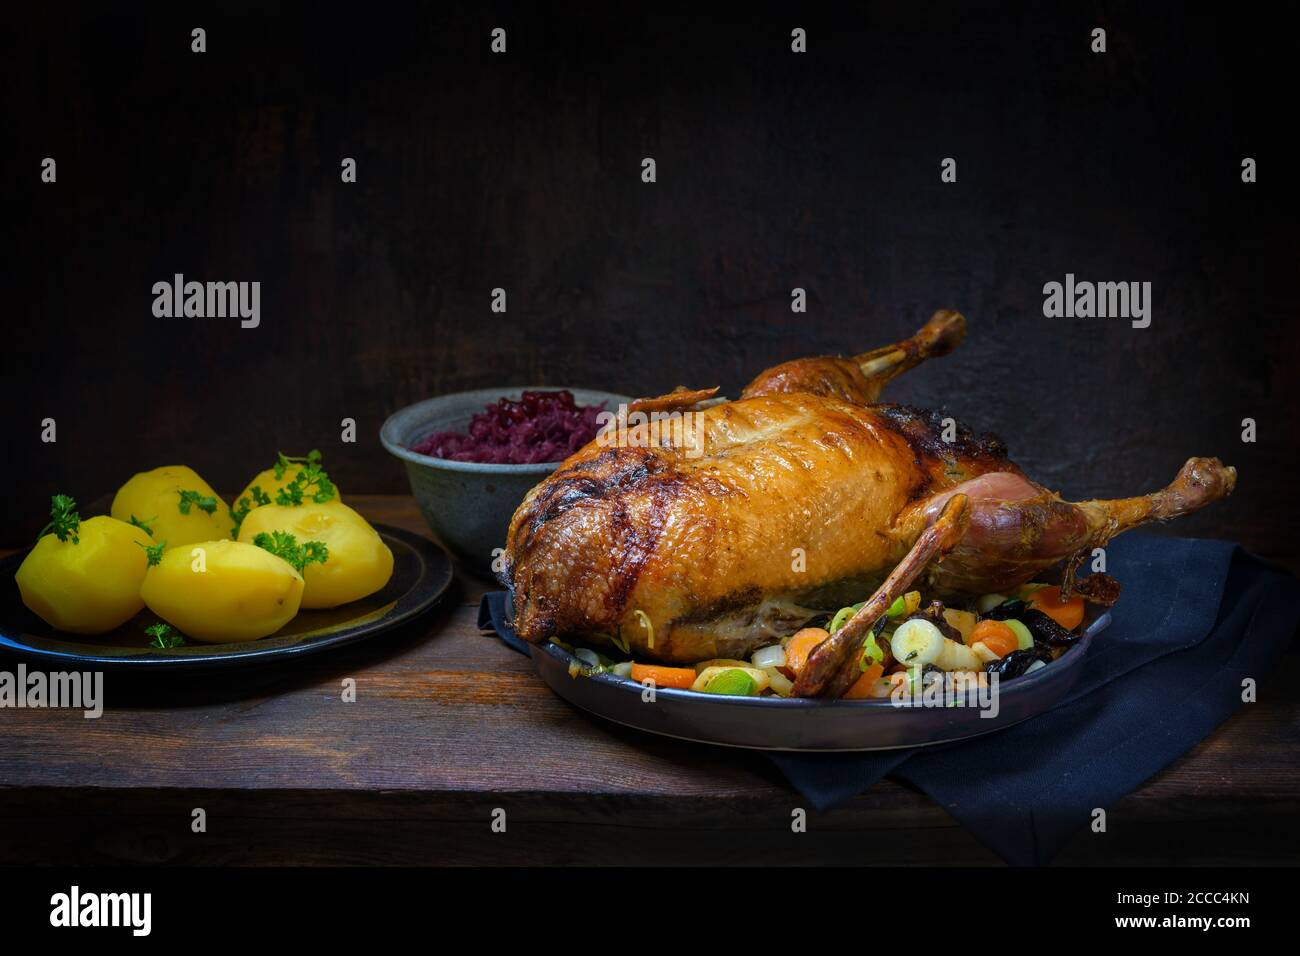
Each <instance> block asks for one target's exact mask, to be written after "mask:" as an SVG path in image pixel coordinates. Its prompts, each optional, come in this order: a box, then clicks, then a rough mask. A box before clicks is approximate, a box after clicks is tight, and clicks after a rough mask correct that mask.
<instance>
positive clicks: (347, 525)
mask: <svg viewBox="0 0 1300 956" xmlns="http://www.w3.org/2000/svg"><path fill="white" fill-rule="evenodd" d="M273 531H287V532H288V533H289V534H292V535H293V536H294V537H295V538H297V539H298V543H299V544H305V543H307V542H308V541H321V542H324V544H325V546H326V547H328V548H329V557H328V559H327V560H326V561H325V563H324V564H309V565H307V567H306V569H305V570H304V571H303V577H304V578H305V579H306V582H307V587H306V590H305V591H304V592H303V596H302V606H303V607H308V608H322V607H337V606H338V605H340V604H347V603H348V602H349V601H356V600H358V599H359V598H363V597H365V596H366V595H367V594H373V593H374V592H376V591H378V590H379V589H380V588H382V587H383V586H384V585H385V584H387V583H388V579H389V578H390V577H392V574H393V552H391V551H389V550H388V545H386V544H384V542H383V539H382V538H380V537H379V535H378V534H377V533H376V532H375V529H374V528H372V527H370V524H369V523H368V522H367V521H366V519H365V518H363V517H361V515H359V514H357V513H356V512H355V511H353V510H352V509H351V508H349V507H348V506H347V505H345V504H343V502H341V501H326V502H324V503H322V504H304V505H265V506H263V507H261V508H257V509H255V510H254V511H252V512H251V513H250V514H249V516H248V517H247V518H245V519H244V523H243V525H242V526H241V527H240V529H239V540H240V541H247V542H251V541H252V540H253V539H254V538H255V537H257V535H258V534H260V533H262V532H265V533H267V534H270V533H271V532H273Z"/></svg>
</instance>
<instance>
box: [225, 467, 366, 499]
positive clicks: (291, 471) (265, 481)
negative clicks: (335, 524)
mask: <svg viewBox="0 0 1300 956" xmlns="http://www.w3.org/2000/svg"><path fill="white" fill-rule="evenodd" d="M300 471H302V465H301V464H298V463H294V464H292V465H290V466H289V467H288V468H286V469H285V470H284V474H282V475H281V476H280V477H279V478H276V477H275V469H274V468H268V469H266V470H265V471H259V472H258V473H257V474H256V475H254V476H253V480H252V481H250V482H249V483H248V484H247V485H246V486H245V487H244V490H243V491H241V492H240V493H239V495H238V496H237V497H236V498H235V507H236V508H238V507H239V502H240V501H242V500H244V499H245V498H247V499H248V506H249V508H257V507H265V506H259V505H258V503H257V502H256V501H254V500H253V489H254V488H258V489H260V490H261V492H262V494H264V495H266V496H267V497H268V498H270V499H271V500H272V501H275V494H276V492H277V491H279V490H280V489H281V488H283V487H284V486H285V485H287V484H289V483H290V482H291V481H293V480H294V479H295V478H297V477H298V473H299V472H300ZM333 500H335V501H342V500H343V495H342V494H340V493H339V491H338V488H337V487H335V489H334V499H333Z"/></svg>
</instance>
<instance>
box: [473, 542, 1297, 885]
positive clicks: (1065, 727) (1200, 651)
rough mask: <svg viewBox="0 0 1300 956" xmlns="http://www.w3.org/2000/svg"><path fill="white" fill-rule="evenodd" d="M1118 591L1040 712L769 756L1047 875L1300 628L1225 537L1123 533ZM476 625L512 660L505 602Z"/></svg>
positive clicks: (1282, 581) (1267, 571) (1292, 600)
mask: <svg viewBox="0 0 1300 956" xmlns="http://www.w3.org/2000/svg"><path fill="white" fill-rule="evenodd" d="M1106 560H1107V571H1108V572H1109V573H1110V574H1111V575H1113V576H1114V577H1115V578H1116V579H1117V580H1119V582H1120V583H1121V584H1122V585H1123V589H1124V590H1123V595H1122V597H1121V599H1120V602H1119V604H1118V605H1117V606H1116V607H1115V610H1114V619H1113V622H1112V623H1111V626H1110V627H1109V628H1108V629H1106V630H1105V631H1103V632H1102V633H1101V634H1099V635H1098V636H1097V637H1096V639H1095V640H1094V641H1093V642H1092V646H1091V647H1090V648H1089V651H1088V659H1087V661H1085V666H1084V668H1083V673H1082V674H1081V675H1080V677H1079V679H1078V682H1077V683H1076V684H1075V686H1074V687H1073V688H1072V690H1071V691H1070V693H1069V694H1068V695H1066V697H1064V698H1063V699H1062V701H1061V702H1060V703H1058V704H1057V705H1056V706H1055V707H1054V708H1052V709H1051V710H1050V711H1048V712H1047V713H1044V714H1041V715H1039V716H1037V717H1035V718H1033V719H1032V720H1027V721H1025V722H1023V723H1020V724H1017V725H1016V726H1014V727H1009V728H1007V729H1006V730H1003V731H1000V732H998V733H994V734H989V735H987V736H985V737H979V738H975V739H973V740H965V741H960V742H958V743H954V744H948V745H945V746H941V747H928V748H918V749H915V750H900V751H887V752H880V753H863V754H845V753H824V754H823V753H807V754H795V753H773V754H769V755H768V756H769V758H770V759H771V760H773V761H774V762H775V763H776V765H777V766H778V767H779V768H780V769H781V771H782V772H783V773H784V774H785V776H786V778H787V779H789V781H790V783H791V784H792V785H793V786H794V787H795V789H797V790H798V791H799V792H800V793H802V794H803V795H804V797H805V798H806V799H807V800H808V801H809V802H811V803H812V804H813V805H814V806H815V807H817V808H818V809H823V810H824V809H827V808H830V807H833V806H835V805H836V804H839V803H842V802H844V801H846V800H848V799H850V798H852V797H854V796H856V795H857V794H859V793H861V792H863V791H864V790H866V789H868V788H870V787H871V786H872V784H874V783H876V781H878V780H880V779H881V778H882V777H884V776H886V775H890V776H893V777H895V778H897V779H901V780H905V781H907V782H908V783H910V784H912V785H913V786H915V787H917V788H919V789H920V790H922V791H923V792H925V793H926V794H928V795H929V796H930V797H931V798H932V799H933V800H935V801H936V802H938V803H939V804H940V805H941V806H943V807H944V809H946V810H947V811H948V812H949V813H950V814H952V816H953V817H954V818H956V819H957V820H958V821H959V822H960V823H961V824H962V825H963V826H965V827H966V828H967V829H969V830H970V831H971V832H972V833H973V834H974V835H975V836H976V837H977V838H978V839H979V840H980V841H981V842H983V843H984V844H985V845H987V846H988V847H989V848H990V849H992V850H993V851H994V852H995V853H997V854H998V855H999V856H1001V857H1002V858H1003V859H1004V860H1006V861H1007V862H1009V863H1013V864H1045V863H1048V862H1050V860H1051V859H1052V857H1053V856H1055V855H1056V853H1057V852H1058V851H1059V850H1060V848H1061V846H1062V845H1064V843H1065V842H1066V841H1067V840H1068V839H1069V838H1070V837H1071V836H1072V835H1073V834H1074V833H1075V832H1076V831H1078V830H1079V829H1080V828H1082V827H1084V826H1086V825H1088V824H1089V823H1090V822H1091V821H1092V819H1093V814H1094V811H1095V810H1096V809H1098V808H1103V809H1104V808H1106V807H1109V806H1110V805H1111V804H1113V803H1115V802H1116V801H1117V800H1119V799H1120V798H1121V797H1123V796H1124V795H1125V794H1127V793H1129V792H1131V791H1132V790H1133V789H1135V788H1136V787H1137V786H1138V785H1140V784H1141V783H1142V782H1143V781H1144V780H1146V779H1148V778H1149V777H1151V776H1152V775H1154V774H1155V773H1157V772H1158V771H1159V770H1161V769H1162V768H1163V767H1165V766H1167V765H1168V764H1170V763H1172V762H1173V761H1174V760H1176V759H1177V758H1178V757H1180V756H1182V755H1183V754H1184V753H1186V752H1187V751H1188V750H1190V749H1191V748H1192V747H1193V746H1194V745H1195V744H1197V743H1198V742H1199V741H1201V740H1202V739H1204V738H1205V737H1206V736H1207V735H1208V734H1209V733H1210V732H1211V731H1213V730H1214V728H1216V727H1217V726H1219V724H1221V723H1222V722H1223V721H1224V720H1226V719H1227V718H1228V717H1229V716H1230V715H1231V714H1232V713H1233V712H1234V711H1235V710H1236V709H1237V708H1238V707H1239V706H1241V705H1242V698H1243V694H1244V682H1245V681H1247V679H1250V680H1253V681H1255V682H1258V683H1263V684H1264V689H1265V691H1266V692H1267V687H1268V685H1267V682H1266V681H1265V680H1264V678H1265V677H1266V675H1267V672H1268V669H1269V666H1270V664H1271V663H1272V662H1273V660H1274V659H1275V658H1276V657H1277V655H1278V654H1279V653H1281V651H1282V650H1283V649H1284V648H1285V647H1286V645H1287V644H1288V642H1289V641H1290V640H1291V638H1292V637H1293V636H1294V635H1295V633H1296V627H1297V624H1300V582H1297V581H1296V579H1295V578H1293V577H1291V576H1290V575H1288V574H1286V573H1285V572H1283V571H1280V570H1278V569H1277V568H1275V567H1273V566H1272V565H1269V564H1267V563H1266V562H1264V561H1261V560H1260V559H1258V558H1256V557H1254V556H1252V555H1250V554H1248V553H1247V552H1245V551H1243V550H1242V549H1241V548H1239V547H1237V546H1236V545H1234V544H1231V543H1230V542H1226V541H1211V540H1200V539H1186V538H1166V537H1157V536H1154V535H1141V534H1136V535H1135V534H1129V535H1125V536H1123V537H1121V538H1117V539H1116V540H1115V541H1114V542H1112V543H1111V544H1110V545H1109V546H1108V547H1107V554H1106ZM479 625H480V627H483V628H484V629H488V628H491V629H493V630H495V631H496V632H497V634H498V635H500V636H501V639H502V640H503V641H505V642H506V643H508V644H510V645H511V646H512V647H514V648H515V649H516V650H520V651H522V652H525V653H526V652H527V648H526V647H525V646H524V645H523V643H522V642H521V641H520V640H519V638H518V637H516V636H515V634H514V633H513V632H512V631H511V630H510V628H509V625H508V622H507V621H506V603H505V600H504V595H503V594H489V595H486V596H485V597H484V599H483V605H482V607H481V608H480V610H479Z"/></svg>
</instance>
